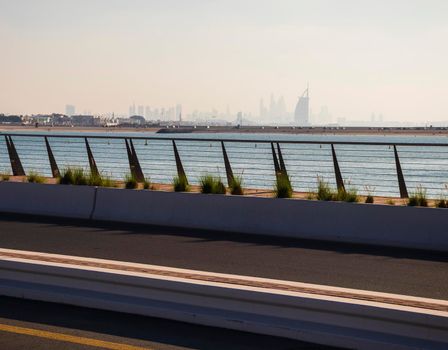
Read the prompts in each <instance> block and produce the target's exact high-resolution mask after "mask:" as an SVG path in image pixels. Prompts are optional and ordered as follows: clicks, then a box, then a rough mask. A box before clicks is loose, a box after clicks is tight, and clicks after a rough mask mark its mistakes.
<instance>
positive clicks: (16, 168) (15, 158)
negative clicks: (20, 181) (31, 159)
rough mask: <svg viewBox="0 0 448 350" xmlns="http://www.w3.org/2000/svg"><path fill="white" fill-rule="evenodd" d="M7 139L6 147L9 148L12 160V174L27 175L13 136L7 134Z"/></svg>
mask: <svg viewBox="0 0 448 350" xmlns="http://www.w3.org/2000/svg"><path fill="white" fill-rule="evenodd" d="M5 140H6V147H7V148H8V154H9V161H10V162H11V169H12V174H13V175H14V176H26V174H25V170H23V166H22V162H21V161H20V158H19V154H18V153H17V150H16V147H15V146H14V142H13V141H12V138H11V136H9V135H5Z"/></svg>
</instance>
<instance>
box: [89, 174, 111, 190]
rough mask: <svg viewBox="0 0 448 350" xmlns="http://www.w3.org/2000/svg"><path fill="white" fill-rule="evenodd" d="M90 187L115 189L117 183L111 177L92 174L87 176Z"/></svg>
mask: <svg viewBox="0 0 448 350" xmlns="http://www.w3.org/2000/svg"><path fill="white" fill-rule="evenodd" d="M87 184H88V185H89V186H98V187H115V182H114V181H113V180H112V179H111V178H110V177H109V176H104V175H101V174H95V173H90V174H88V176H87Z"/></svg>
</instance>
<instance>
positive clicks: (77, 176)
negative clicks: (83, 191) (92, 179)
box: [59, 167, 89, 186]
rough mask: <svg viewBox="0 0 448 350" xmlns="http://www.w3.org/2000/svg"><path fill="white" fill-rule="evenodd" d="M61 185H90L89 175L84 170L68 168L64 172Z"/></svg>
mask: <svg viewBox="0 0 448 350" xmlns="http://www.w3.org/2000/svg"><path fill="white" fill-rule="evenodd" d="M59 183H60V184H61V185H77V186H86V185H88V184H89V175H88V173H87V172H85V171H84V169H83V168H71V167H68V168H66V169H64V170H63V171H62V174H61V176H60V177H59Z"/></svg>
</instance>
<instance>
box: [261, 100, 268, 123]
mask: <svg viewBox="0 0 448 350" xmlns="http://www.w3.org/2000/svg"><path fill="white" fill-rule="evenodd" d="M267 114H268V110H267V109H266V107H265V106H264V100H263V99H260V119H261V120H262V121H265V120H266V119H267V116H268V115H267Z"/></svg>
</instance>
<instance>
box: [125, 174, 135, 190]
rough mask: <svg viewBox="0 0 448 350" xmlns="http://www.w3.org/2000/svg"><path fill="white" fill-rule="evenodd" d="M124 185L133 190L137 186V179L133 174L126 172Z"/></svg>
mask: <svg viewBox="0 0 448 350" xmlns="http://www.w3.org/2000/svg"><path fill="white" fill-rule="evenodd" d="M124 187H125V188H127V189H128V190H133V189H136V188H137V187H138V181H137V178H136V177H135V175H134V174H126V175H125V177H124Z"/></svg>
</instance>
